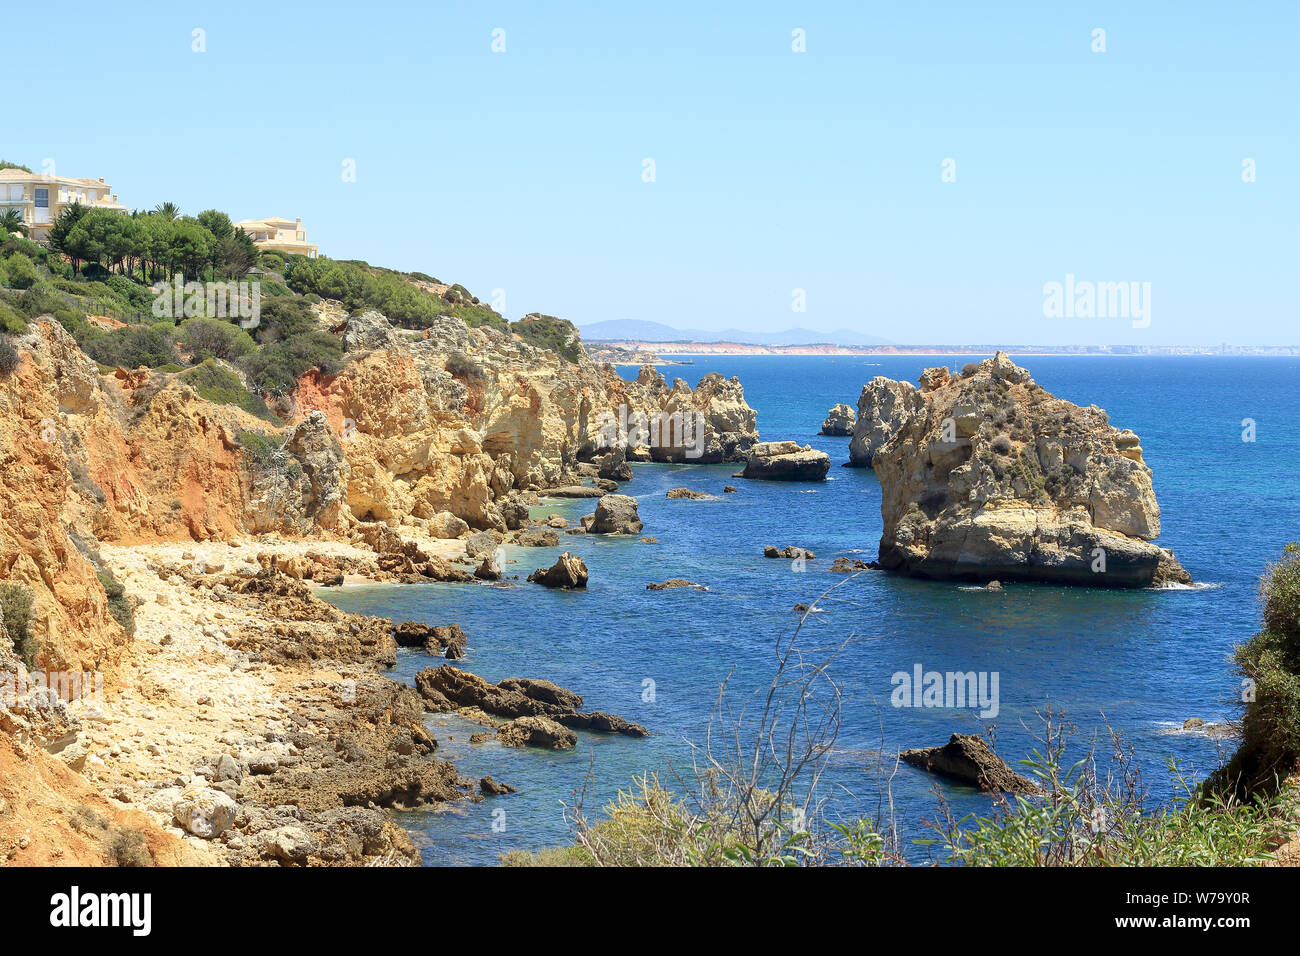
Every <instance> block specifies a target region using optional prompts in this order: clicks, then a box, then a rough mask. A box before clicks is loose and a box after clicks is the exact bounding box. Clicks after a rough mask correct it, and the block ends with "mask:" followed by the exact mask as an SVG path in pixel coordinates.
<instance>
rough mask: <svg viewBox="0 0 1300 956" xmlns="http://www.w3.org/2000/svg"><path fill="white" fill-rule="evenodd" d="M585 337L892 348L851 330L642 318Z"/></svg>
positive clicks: (597, 328)
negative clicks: (710, 327) (759, 328)
mask: <svg viewBox="0 0 1300 956" xmlns="http://www.w3.org/2000/svg"><path fill="white" fill-rule="evenodd" d="M579 331H580V332H582V337H583V339H584V340H585V341H588V342H599V341H633V342H737V343H740V344H743V345H892V344H893V343H892V342H890V341H889V340H888V339H882V338H880V337H879V336H877V335H865V334H863V333H861V332H853V331H851V330H849V329H836V330H835V331H834V332H818V331H815V330H813V329H785V330H784V331H781V332H745V331H743V330H741V329H723V330H722V331H720V332H711V331H706V330H704V329H678V328H674V327H673V326H671V325H664V323H662V322H645V321H641V320H639V319H610V320H608V321H605V322H592V323H590V324H588V325H583V326H579Z"/></svg>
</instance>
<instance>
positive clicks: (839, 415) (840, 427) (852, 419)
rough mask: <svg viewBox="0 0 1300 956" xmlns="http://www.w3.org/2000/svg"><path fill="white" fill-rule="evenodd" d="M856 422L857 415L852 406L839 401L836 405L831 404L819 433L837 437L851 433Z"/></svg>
mask: <svg viewBox="0 0 1300 956" xmlns="http://www.w3.org/2000/svg"><path fill="white" fill-rule="evenodd" d="M856 422H857V415H856V414H854V411H853V406H851V405H845V404H844V403H843V402H840V403H839V404H838V405H832V406H831V410H830V411H829V412H827V413H826V419H825V421H823V422H822V431H821V433H822V434H823V435H832V436H837V437H843V436H845V435H852V434H853V426H854V424H855V423H856Z"/></svg>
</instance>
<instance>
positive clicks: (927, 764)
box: [898, 734, 1042, 793]
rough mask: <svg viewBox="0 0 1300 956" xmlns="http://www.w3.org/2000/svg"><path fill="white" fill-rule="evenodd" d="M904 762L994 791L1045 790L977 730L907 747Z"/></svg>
mask: <svg viewBox="0 0 1300 956" xmlns="http://www.w3.org/2000/svg"><path fill="white" fill-rule="evenodd" d="M898 756H899V759H900V760H902V761H903V763H906V764H910V765H911V766H913V767H919V768H920V769H922V770H926V771H928V772H930V773H934V774H938V775H939V776H942V777H947V778H949V779H950V780H956V781H958V782H959V783H965V784H969V785H970V786H973V787H979V788H980V789H981V790H986V791H989V792H992V793H1041V792H1042V788H1040V787H1039V786H1038V784H1036V783H1034V782H1033V781H1032V780H1030V779H1028V778H1027V777H1022V776H1021V775H1020V774H1018V773H1016V772H1015V771H1014V770H1012V769H1011V768H1010V767H1008V766H1007V765H1006V763H1005V762H1004V761H1003V760H1002V758H1000V757H999V756H998V755H997V754H995V753H994V752H993V751H992V750H990V749H989V745H988V743H987V742H985V740H984V738H983V737H980V736H978V735H976V734H953V735H952V737H951V738H950V739H949V741H948V742H947V743H946V744H944V745H943V746H942V747H924V748H919V749H916V750H904V751H903V752H902V753H900V754H899V755H898Z"/></svg>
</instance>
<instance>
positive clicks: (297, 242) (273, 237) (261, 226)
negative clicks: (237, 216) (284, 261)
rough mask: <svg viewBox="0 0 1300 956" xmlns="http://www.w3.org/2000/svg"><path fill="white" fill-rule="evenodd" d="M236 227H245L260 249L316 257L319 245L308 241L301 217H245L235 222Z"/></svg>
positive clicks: (245, 230) (310, 257)
mask: <svg viewBox="0 0 1300 956" xmlns="http://www.w3.org/2000/svg"><path fill="white" fill-rule="evenodd" d="M235 228H237V229H243V230H244V232H246V233H248V234H249V235H250V236H252V237H253V242H254V243H256V245H257V247H258V248H259V249H271V250H274V251H275V252H285V253H288V254H289V255H293V256H306V257H307V258H309V259H315V258H316V254H317V252H319V249H318V247H316V246H313V245H312V244H311V243H310V242H308V241H307V233H306V232H305V231H304V230H303V228H302V220H301V219H294V220H289V219H280V218H278V217H275V216H273V217H271V218H270V219H245V220H244V221H243V222H237V223H235Z"/></svg>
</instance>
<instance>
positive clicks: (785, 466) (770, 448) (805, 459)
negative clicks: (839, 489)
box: [740, 441, 831, 481]
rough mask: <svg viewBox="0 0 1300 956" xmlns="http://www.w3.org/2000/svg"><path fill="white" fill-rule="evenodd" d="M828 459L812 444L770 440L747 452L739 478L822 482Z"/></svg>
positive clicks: (827, 467)
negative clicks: (747, 455) (747, 456)
mask: <svg viewBox="0 0 1300 956" xmlns="http://www.w3.org/2000/svg"><path fill="white" fill-rule="evenodd" d="M830 467H831V459H830V456H829V455H827V454H826V452H824V451H817V450H815V449H814V448H813V447H812V446H811V445H804V446H802V447H800V445H799V444H798V443H797V442H792V441H769V442H760V443H759V444H757V445H755V446H754V447H753V448H752V449H751V450H750V453H749V459H748V461H747V462H746V464H745V470H744V471H742V472H741V473H740V477H742V478H754V479H760V480H763V481H823V480H825V478H826V472H828V471H829V470H830Z"/></svg>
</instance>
